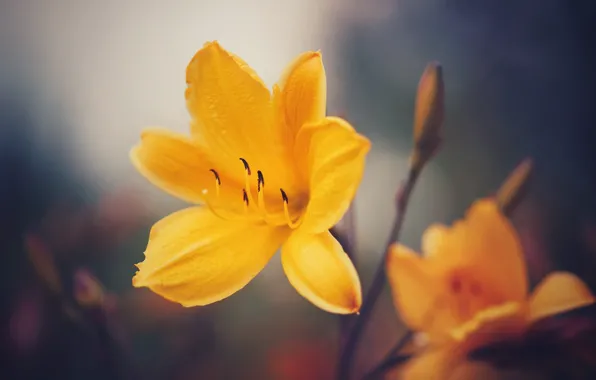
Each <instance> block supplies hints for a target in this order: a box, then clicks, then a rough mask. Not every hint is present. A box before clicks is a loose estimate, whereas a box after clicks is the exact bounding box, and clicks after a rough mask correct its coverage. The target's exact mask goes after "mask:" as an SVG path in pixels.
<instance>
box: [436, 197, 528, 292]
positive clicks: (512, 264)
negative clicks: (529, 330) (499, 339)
mask: <svg viewBox="0 0 596 380" xmlns="http://www.w3.org/2000/svg"><path fill="white" fill-rule="evenodd" d="M433 250H435V251H436V252H434V253H433V255H432V259H433V260H436V261H437V263H438V265H441V266H443V267H444V268H466V269H467V270H468V271H469V272H471V273H474V277H475V278H476V280H478V281H481V283H482V286H483V288H484V289H485V290H486V291H487V292H488V293H492V294H493V298H495V299H499V300H501V302H505V301H517V302H521V301H523V300H524V299H525V298H526V296H527V293H528V279H527V273H526V264H525V261H524V255H523V250H522V247H521V243H520V242H519V239H518V236H517V233H516V232H515V230H514V228H513V226H512V225H511V223H509V221H508V220H507V219H506V218H505V216H504V215H503V214H502V213H501V212H500V211H499V209H498V207H497V205H496V203H495V202H494V201H493V200H486V199H484V200H479V201H476V202H475V203H474V204H473V205H472V207H470V210H469V211H468V213H467V215H466V218H465V219H464V220H462V221H458V222H456V223H455V224H454V225H453V227H452V228H451V229H450V230H449V231H448V232H447V234H446V235H445V236H444V237H443V239H442V243H441V244H440V246H436V247H433ZM439 263H440V264H439Z"/></svg>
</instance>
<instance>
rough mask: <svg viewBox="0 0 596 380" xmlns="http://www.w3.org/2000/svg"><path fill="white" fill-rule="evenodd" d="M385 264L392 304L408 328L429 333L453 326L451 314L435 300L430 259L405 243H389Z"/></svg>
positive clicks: (434, 276) (437, 296)
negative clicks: (426, 258) (445, 311)
mask: <svg viewBox="0 0 596 380" xmlns="http://www.w3.org/2000/svg"><path fill="white" fill-rule="evenodd" d="M385 268H386V273H387V278H388V280H389V285H390V286H391V292H392V294H393V302H394V304H395V307H396V309H397V310H398V311H399V315H400V317H401V319H402V321H403V322H404V323H405V324H406V325H407V326H408V327H409V328H410V329H412V330H418V331H423V332H426V333H428V334H429V336H431V335H437V334H439V335H441V334H445V332H446V330H447V329H449V328H451V327H453V326H455V324H456V322H455V321H452V319H453V318H449V315H447V314H445V313H443V312H442V310H441V308H440V306H441V305H439V304H438V300H439V299H440V296H441V289H440V287H439V286H438V281H439V278H438V276H437V272H436V270H435V268H433V266H432V263H431V262H429V261H428V260H425V259H423V258H421V257H420V256H418V255H417V254H416V253H415V252H414V251H412V250H410V249H409V248H407V247H406V246H403V245H401V244H393V245H392V246H391V247H390V248H389V252H388V253H387V262H386V267H385ZM431 339H432V340H434V339H436V336H432V337H431Z"/></svg>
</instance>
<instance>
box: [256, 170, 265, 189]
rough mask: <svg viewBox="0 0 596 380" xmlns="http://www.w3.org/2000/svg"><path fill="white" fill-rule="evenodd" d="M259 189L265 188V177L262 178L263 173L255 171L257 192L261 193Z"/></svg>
mask: <svg viewBox="0 0 596 380" xmlns="http://www.w3.org/2000/svg"><path fill="white" fill-rule="evenodd" d="M261 187H265V177H263V172H261V171H260V170H257V190H258V191H261Z"/></svg>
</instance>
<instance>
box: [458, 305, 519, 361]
mask: <svg viewBox="0 0 596 380" xmlns="http://www.w3.org/2000/svg"><path fill="white" fill-rule="evenodd" d="M525 314H526V310H525V308H524V304H522V303H519V302H507V303H504V304H502V305H498V306H493V307H489V308H486V309H484V310H482V311H480V312H478V313H477V314H476V315H475V316H474V317H473V318H472V319H470V320H469V321H467V322H466V323H464V324H462V325H461V326H458V327H457V328H455V329H453V330H452V331H451V333H450V335H451V337H452V338H453V339H454V340H456V341H458V342H460V344H461V347H462V349H464V350H465V351H466V352H469V351H471V350H473V349H476V348H478V347H480V346H483V345H486V344H489V343H493V342H496V341H500V340H506V339H508V338H510V337H513V336H517V335H518V334H521V333H523V331H524V330H525V328H526V326H527V323H526V318H525Z"/></svg>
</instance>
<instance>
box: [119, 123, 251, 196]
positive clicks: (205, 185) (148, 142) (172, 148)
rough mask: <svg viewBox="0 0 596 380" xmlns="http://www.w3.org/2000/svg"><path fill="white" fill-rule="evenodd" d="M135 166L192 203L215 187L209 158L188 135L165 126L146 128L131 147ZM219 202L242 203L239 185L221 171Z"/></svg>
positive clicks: (159, 185)
mask: <svg viewBox="0 0 596 380" xmlns="http://www.w3.org/2000/svg"><path fill="white" fill-rule="evenodd" d="M130 159H131V161H132V163H133V165H134V166H135V167H136V169H137V170H138V171H139V172H140V173H141V174H142V175H143V176H144V177H145V178H147V179H148V180H149V182H151V183H153V184H154V185H155V186H157V187H159V188H160V189H162V190H164V191H165V192H167V193H169V194H171V195H173V196H175V197H178V198H180V199H183V200H185V201H188V202H191V203H202V202H203V201H204V199H205V196H206V195H207V194H209V193H210V192H213V191H214V189H215V181H216V179H215V176H214V174H213V173H212V172H211V171H210V169H211V168H212V167H213V166H212V164H211V162H210V158H209V157H208V156H207V154H206V153H205V152H204V150H203V149H201V148H200V147H198V146H197V145H196V144H195V143H194V142H193V141H192V140H191V139H190V138H188V137H186V136H184V135H181V134H178V133H174V132H170V131H168V130H166V129H161V128H151V129H146V130H144V131H143V133H142V134H141V142H140V143H139V144H138V145H137V146H135V147H134V148H132V150H131V151H130ZM219 175H220V181H221V182H222V183H223V186H221V188H220V197H221V201H223V202H222V203H224V204H228V205H233V204H237V205H238V207H240V206H242V205H241V202H242V198H241V193H240V189H241V188H242V186H241V185H238V184H236V183H234V182H233V181H232V180H230V179H228V178H227V177H223V173H220V174H219ZM205 190H206V191H205Z"/></svg>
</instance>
